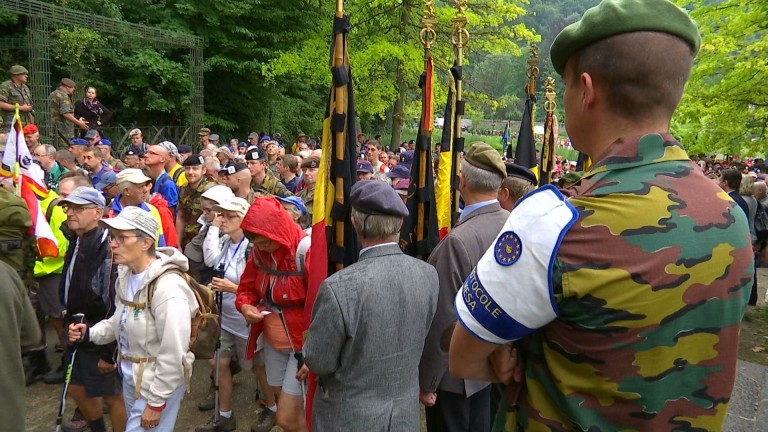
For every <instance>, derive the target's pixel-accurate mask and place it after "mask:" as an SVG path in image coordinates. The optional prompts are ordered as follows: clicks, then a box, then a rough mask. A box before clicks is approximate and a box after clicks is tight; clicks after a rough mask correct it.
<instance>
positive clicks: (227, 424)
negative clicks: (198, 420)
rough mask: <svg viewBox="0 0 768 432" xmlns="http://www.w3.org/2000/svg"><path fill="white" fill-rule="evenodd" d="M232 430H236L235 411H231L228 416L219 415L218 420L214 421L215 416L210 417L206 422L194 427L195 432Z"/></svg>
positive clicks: (227, 431)
mask: <svg viewBox="0 0 768 432" xmlns="http://www.w3.org/2000/svg"><path fill="white" fill-rule="evenodd" d="M234 430H237V421H236V420H235V413H232V416H231V417H229V418H227V417H221V416H219V421H218V422H216V417H215V416H214V417H211V419H210V420H208V423H206V424H204V425H202V426H198V427H196V428H195V432H232V431H234Z"/></svg>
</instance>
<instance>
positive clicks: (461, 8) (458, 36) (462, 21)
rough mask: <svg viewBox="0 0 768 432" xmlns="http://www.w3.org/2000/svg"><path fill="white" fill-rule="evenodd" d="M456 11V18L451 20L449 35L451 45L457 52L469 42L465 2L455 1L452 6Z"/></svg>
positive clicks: (465, 0) (462, 0)
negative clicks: (450, 33)
mask: <svg viewBox="0 0 768 432" xmlns="http://www.w3.org/2000/svg"><path fill="white" fill-rule="evenodd" d="M454 8H455V9H456V16H454V17H453V18H452V19H451V24H453V34H452V35H451V43H453V45H454V46H455V47H456V49H457V50H459V54H460V53H461V49H462V48H464V46H465V45H466V44H467V42H469V32H468V31H467V0H456V2H455V4H454Z"/></svg>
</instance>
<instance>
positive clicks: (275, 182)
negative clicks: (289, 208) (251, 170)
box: [251, 172, 293, 197]
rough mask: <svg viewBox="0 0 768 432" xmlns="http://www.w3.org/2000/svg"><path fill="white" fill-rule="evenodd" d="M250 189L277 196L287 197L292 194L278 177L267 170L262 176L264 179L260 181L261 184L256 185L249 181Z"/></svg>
mask: <svg viewBox="0 0 768 432" xmlns="http://www.w3.org/2000/svg"><path fill="white" fill-rule="evenodd" d="M251 189H253V190H254V191H255V192H257V193H261V194H267V195H274V196H278V197H287V196H291V195H293V194H292V193H291V192H289V191H288V189H287V188H286V187H285V185H284V184H283V183H282V182H281V181H280V179H278V178H277V177H275V176H273V175H272V174H270V173H269V172H267V176H266V177H264V181H262V182H261V184H258V185H257V184H256V183H255V182H253V183H251Z"/></svg>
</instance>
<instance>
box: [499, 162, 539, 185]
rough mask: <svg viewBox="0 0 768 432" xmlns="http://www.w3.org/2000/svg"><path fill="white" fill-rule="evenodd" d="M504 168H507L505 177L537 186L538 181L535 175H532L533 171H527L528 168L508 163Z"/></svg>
mask: <svg viewBox="0 0 768 432" xmlns="http://www.w3.org/2000/svg"><path fill="white" fill-rule="evenodd" d="M506 166H507V177H517V178H520V179H523V180H527V181H529V182H531V184H533V185H534V186H538V184H539V181H538V180H537V179H536V175H535V174H534V173H533V171H531V170H529V169H528V168H526V167H524V166H522V165H518V164H513V163H508V164H506Z"/></svg>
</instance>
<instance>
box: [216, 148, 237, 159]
mask: <svg viewBox="0 0 768 432" xmlns="http://www.w3.org/2000/svg"><path fill="white" fill-rule="evenodd" d="M216 154H223V155H224V156H225V157H226V158H227V159H232V158H233V157H234V156H232V152H231V151H229V149H228V148H226V147H219V148H217V149H216Z"/></svg>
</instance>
